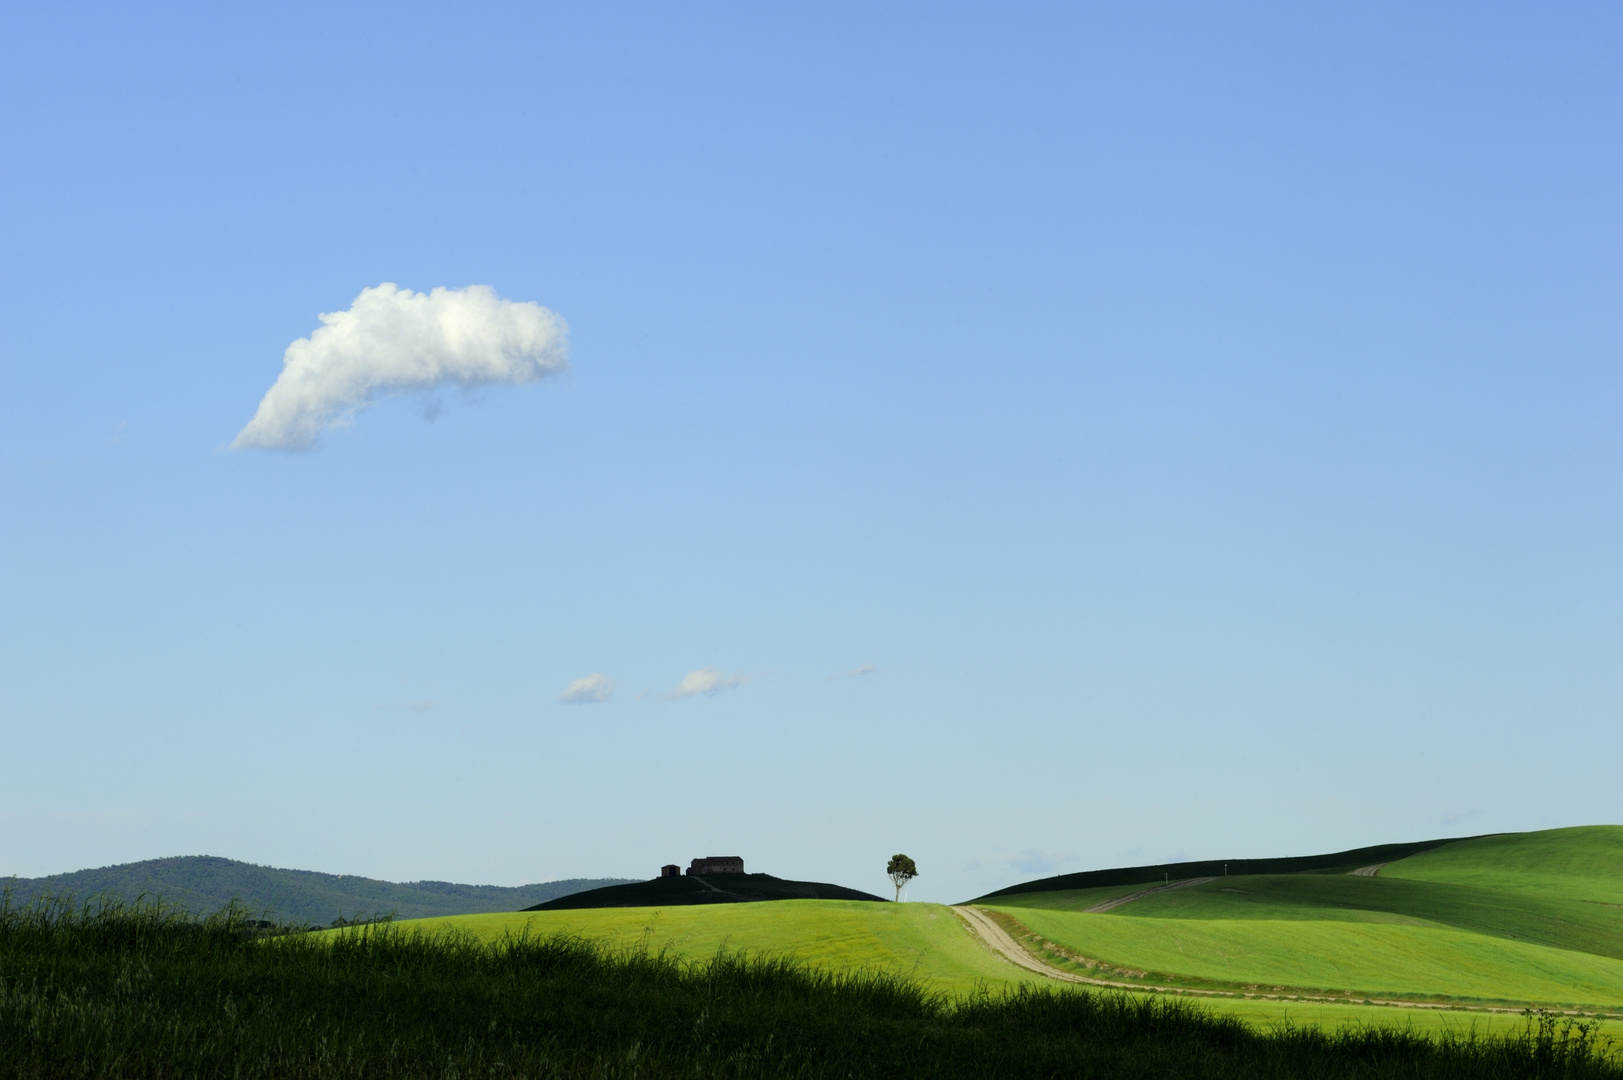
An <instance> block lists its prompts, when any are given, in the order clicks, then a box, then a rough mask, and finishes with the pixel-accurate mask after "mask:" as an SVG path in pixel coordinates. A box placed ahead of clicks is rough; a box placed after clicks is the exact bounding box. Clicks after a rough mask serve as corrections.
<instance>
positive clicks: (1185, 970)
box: [993, 908, 1623, 1009]
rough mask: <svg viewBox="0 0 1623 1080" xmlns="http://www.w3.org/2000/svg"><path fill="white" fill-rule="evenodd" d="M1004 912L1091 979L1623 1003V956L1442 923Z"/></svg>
mask: <svg viewBox="0 0 1623 1080" xmlns="http://www.w3.org/2000/svg"><path fill="white" fill-rule="evenodd" d="M993 910H994V911H996V910H1000V909H998V908H993ZM1003 910H1007V911H1008V912H1009V913H1010V914H1012V915H1013V916H1014V917H1015V918H1016V919H1018V920H1019V922H1020V923H1022V924H1024V925H1025V926H1026V927H1029V928H1030V929H1031V930H1033V931H1035V932H1036V933H1037V934H1040V935H1041V936H1042V937H1043V938H1045V939H1047V940H1048V941H1050V942H1053V943H1055V944H1057V945H1060V946H1062V947H1063V948H1064V949H1065V950H1067V951H1069V952H1070V953H1073V954H1075V955H1076V956H1079V957H1085V958H1087V959H1088V960H1089V961H1092V962H1093V964H1092V966H1090V965H1088V964H1083V963H1078V964H1070V965H1065V966H1068V967H1072V968H1073V969H1074V970H1076V971H1078V972H1079V973H1082V974H1089V973H1091V974H1093V975H1094V976H1095V977H1106V978H1112V979H1117V980H1122V981H1127V982H1136V983H1143V984H1147V985H1176V986H1185V987H1202V988H1213V989H1229V990H1241V991H1244V990H1253V991H1255V990H1259V989H1263V990H1269V991H1283V992H1286V993H1324V994H1335V995H1350V996H1352V997H1354V998H1358V999H1363V998H1389V999H1390V998H1401V999H1408V1000H1417V1001H1454V1002H1465V1003H1474V1004H1502V1005H1510V1006H1519V1005H1524V1004H1535V1005H1551V1006H1563V1007H1580V1006H1595V1007H1601V1008H1606V1009H1616V1008H1620V1007H1623V960H1619V959H1615V958H1612V957H1606V956H1596V955H1593V954H1590V953H1584V952H1578V951H1575V950H1570V949H1559V948H1552V947H1549V946H1545V945H1535V944H1531V943H1527V942H1522V941H1513V940H1510V939H1506V938H1501V937H1493V936H1489V935H1485V934H1477V933H1472V932H1469V931H1464V930H1456V929H1453V928H1452V927H1446V926H1426V925H1402V924H1394V923H1373V922H1341V921H1325V922H1307V921H1301V920H1290V921H1276V920H1269V919H1231V920H1224V919H1157V918H1143V917H1137V918H1134V917H1127V916H1119V915H1114V914H1104V915H1089V914H1084V913H1079V912H1065V911H1048V910H1043V909H1036V908H1008V909H1003Z"/></svg>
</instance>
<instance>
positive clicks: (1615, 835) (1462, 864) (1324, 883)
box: [405, 828, 1623, 1037]
mask: <svg viewBox="0 0 1623 1080" xmlns="http://www.w3.org/2000/svg"><path fill="white" fill-rule="evenodd" d="M1483 841H1492V842H1491V843H1485V842H1483ZM1455 845H1458V846H1459V847H1461V848H1463V853H1461V852H1459V851H1454V850H1452V849H1453V848H1454V846H1455ZM1620 851H1623V828H1601V829H1594V830H1557V831H1552V832H1545V833H1524V834H1516V835H1514V836H1507V837H1488V838H1477V839H1473V840H1468V841H1445V842H1427V843H1422V844H1409V845H1387V846H1383V847H1379V848H1364V849H1359V850H1356V851H1353V852H1340V853H1335V854H1331V855H1325V856H1312V857H1307V858H1301V859H1290V860H1284V859H1281V860H1255V861H1253V862H1252V863H1250V864H1249V866H1248V864H1246V863H1241V862H1239V861H1238V860H1235V861H1231V862H1230V871H1231V872H1230V874H1229V876H1228V877H1226V878H1224V877H1221V876H1220V875H1221V871H1222V864H1221V863H1217V864H1216V866H1215V867H1213V865H1212V864H1210V863H1206V864H1201V863H1195V864H1182V865H1181V866H1176V867H1169V868H1166V869H1162V868H1146V867H1138V868H1123V869H1120V870H1108V871H1097V872H1094V873H1092V874H1091V875H1065V876H1064V877H1062V878H1057V879H1048V881H1049V882H1057V883H1061V884H1064V885H1068V886H1070V887H1068V888H1041V889H1038V888H1034V887H1033V886H1034V885H1036V884H1039V883H1031V884H1028V885H1025V886H1016V887H1014V888H1011V889H1006V890H1002V891H1000V892H999V893H995V894H992V896H990V897H987V898H983V899H982V900H980V901H977V902H976V904H977V906H980V907H983V908H985V909H987V910H989V911H991V912H992V913H993V914H994V917H995V918H996V919H997V920H998V921H999V922H1000V923H1001V924H1002V925H1004V926H1005V927H1006V928H1007V929H1009V930H1010V931H1011V932H1012V933H1013V934H1014V935H1015V936H1016V937H1017V938H1021V939H1024V940H1023V944H1025V945H1026V946H1027V948H1028V949H1029V950H1030V951H1032V952H1034V953H1035V954H1037V955H1038V956H1040V957H1042V958H1043V959H1044V960H1046V961H1047V962H1048V963H1050V964H1051V965H1052V966H1054V967H1056V968H1058V969H1060V970H1064V971H1069V972H1072V973H1074V974H1076V975H1078V976H1080V977H1082V978H1085V979H1090V980H1095V981H1099V982H1104V983H1108V984H1116V985H1120V986H1123V987H1126V988H1139V989H1142V990H1145V991H1148V990H1151V989H1154V988H1161V989H1163V990H1165V991H1168V992H1173V993H1184V994H1188V995H1198V999H1199V1000H1200V1001H1201V1002H1202V1003H1203V1004H1205V1005H1207V1006H1208V1007H1210V1008H1212V1009H1214V1010H1217V1011H1219V1012H1224V1013H1229V1014H1232V1015H1235V1016H1239V1017H1241V1018H1243V1019H1245V1020H1246V1021H1247V1022H1249V1023H1254V1024H1257V1025H1260V1026H1262V1027H1268V1026H1270V1025H1274V1024H1278V1023H1280V1022H1282V1021H1286V1020H1289V1021H1291V1022H1293V1023H1310V1024H1311V1023H1320V1024H1326V1025H1329V1026H1331V1027H1336V1026H1339V1025H1342V1024H1347V1023H1352V1024H1384V1025H1398V1026H1402V1027H1412V1028H1415V1029H1418V1030H1438V1029H1440V1028H1447V1029H1450V1030H1455V1031H1459V1030H1463V1029H1465V1028H1467V1027H1474V1028H1475V1030H1477V1031H1486V1030H1505V1029H1508V1028H1509V1027H1514V1026H1515V1025H1518V1024H1520V1023H1521V1022H1522V1018H1521V1015H1520V1014H1521V1010H1522V1009H1523V1008H1524V1007H1533V1008H1555V1009H1587V1010H1590V1011H1592V1012H1596V1013H1599V1014H1601V1015H1604V1016H1610V1017H1616V1016H1620V1015H1623V908H1619V907H1612V906H1609V903H1610V902H1609V901H1595V900H1590V899H1585V897H1588V896H1591V895H1594V894H1596V893H1597V892H1601V891H1602V890H1603V888H1604V884H1605V882H1606V880H1607V878H1606V874H1607V871H1606V870H1605V869H1604V868H1605V867H1607V866H1609V865H1612V864H1610V863H1608V862H1607V859H1608V858H1610V857H1612V856H1613V855H1616V854H1617V853H1618V852H1620ZM1574 852H1577V855H1576V856H1574V854H1573V853H1574ZM1382 855H1387V856H1393V857H1392V858H1390V859H1388V860H1387V862H1386V864H1385V865H1384V866H1383V867H1382V869H1380V870H1379V871H1378V872H1377V873H1376V874H1375V875H1374V876H1355V875H1353V874H1352V873H1351V871H1352V870H1355V869H1364V870H1366V871H1367V870H1368V868H1369V867H1371V866H1375V865H1378V864H1380V863H1381V862H1382V860H1381V858H1380V856H1382ZM1408 859H1412V860H1414V863H1413V865H1406V860H1408ZM1281 865H1283V866H1285V867H1289V868H1294V870H1295V872H1279V867H1280V866H1281ZM1237 866H1239V867H1241V868H1249V867H1252V866H1260V867H1264V868H1267V869H1268V870H1269V871H1270V872H1267V873H1250V874H1235V873H1233V871H1234V869H1236V867H1237ZM1595 867H1600V868H1601V869H1600V870H1598V871H1597V870H1595V869H1594V868H1595ZM1202 869H1216V870H1217V872H1218V875H1219V876H1218V877H1216V879H1215V880H1212V881H1208V882H1205V883H1203V884H1196V885H1188V886H1185V887H1182V888H1176V889H1170V890H1163V891H1159V892H1149V893H1147V894H1145V892H1144V890H1145V889H1146V888H1147V887H1148V886H1152V885H1154V884H1157V883H1159V882H1160V881H1164V880H1166V878H1165V877H1163V875H1166V877H1170V878H1171V880H1172V881H1173V882H1177V881H1178V880H1179V879H1180V878H1185V879H1187V878H1188V877H1190V876H1192V875H1191V874H1190V871H1191V870H1202ZM1402 870H1412V871H1414V873H1415V875H1419V874H1425V875H1429V876H1432V877H1437V878H1445V877H1448V878H1452V879H1453V880H1424V879H1422V878H1421V877H1419V876H1406V875H1404V874H1402V873H1398V871H1402ZM1152 875H1153V876H1152ZM752 876H753V875H752ZM1194 876H1207V875H1194ZM1500 879H1502V880H1503V881H1504V882H1505V883H1507V884H1509V885H1510V886H1512V887H1510V888H1504V889H1493V888H1487V887H1485V886H1484V885H1481V884H1470V883H1469V882H1470V881H1481V880H1500ZM718 880H719V879H718ZM1079 881H1080V882H1083V883H1086V884H1084V885H1083V887H1077V885H1076V883H1077V882H1079ZM651 884H657V883H637V884H636V885H633V886H626V887H622V888H625V889H626V890H628V891H627V892H625V893H624V894H622V895H624V896H627V897H629V896H631V895H632V893H633V892H635V891H636V890H638V889H643V888H644V887H645V886H647V885H651ZM693 884H694V883H692V882H687V883H686V885H687V887H688V888H691V887H693ZM667 887H670V886H669V885H667ZM677 887H682V886H681V885H678V886H677ZM610 892H613V890H610ZM1602 894H1603V895H1604V893H1602ZM1129 895H1136V898H1135V899H1133V900H1131V901H1130V902H1128V903H1126V904H1124V905H1122V906H1120V907H1117V908H1114V909H1113V910H1111V911H1108V912H1105V913H1089V912H1087V911H1086V910H1085V909H1086V908H1088V907H1091V906H1093V905H1096V904H1098V903H1100V902H1102V901H1107V900H1117V899H1121V898H1123V897H1125V896H1129ZM647 898H648V899H651V900H657V899H658V898H657V897H653V896H652V895H651V894H649V895H648V897H647ZM545 907H546V908H548V909H549V910H541V911H534V912H525V913H520V914H508V915H468V916H461V917H456V918H448V919H431V920H422V921H419V922H415V923H408V924H405V925H406V926H408V927H415V928H419V929H423V930H425V931H429V932H440V931H446V930H454V931H458V932H465V933H471V934H473V935H475V936H477V937H480V938H482V939H485V940H489V939H492V938H497V937H500V936H502V935H504V934H517V933H529V934H552V933H564V934H570V935H578V936H580V937H584V938H587V939H590V940H593V941H600V942H604V943H607V944H609V945H611V946H613V947H616V948H633V949H635V948H647V949H649V950H650V951H653V952H660V951H664V952H667V953H669V954H672V955H675V956H678V957H682V958H686V959H693V960H702V959H707V958H708V957H710V956H713V955H714V954H715V952H716V950H717V949H720V948H726V949H729V950H734V951H743V952H754V953H760V952H764V953H769V954H779V955H791V956H795V957H798V958H800V959H802V960H806V961H809V962H811V963H812V964H814V965H817V966H826V967H835V968H841V969H847V970H849V969H853V968H868V969H880V970H888V971H893V972H898V973H905V974H909V975H913V976H916V977H918V978H920V979H921V980H923V981H924V982H925V983H926V984H927V985H928V986H929V987H930V988H932V989H935V990H939V991H942V992H945V993H949V994H953V995H964V994H972V993H973V992H975V991H976V990H978V989H983V988H985V989H994V990H995V989H997V988H999V987H1006V986H1012V985H1017V984H1020V983H1026V982H1033V981H1035V982H1039V983H1044V982H1047V980H1046V979H1044V977H1043V976H1041V975H1039V974H1035V973H1032V972H1029V971H1025V970H1023V969H1021V968H1019V967H1017V966H1015V965H1014V964H1011V963H1009V962H1007V961H1006V960H1004V959H1002V958H1001V957H1000V956H999V955H998V954H997V953H995V952H993V951H992V949H990V948H988V947H987V944H986V942H984V941H982V940H981V939H980V938H979V937H977V936H976V935H975V934H973V933H971V932H970V930H969V929H968V928H967V927H966V926H965V925H964V924H963V922H962V921H961V920H960V919H959V918H957V917H956V916H954V914H953V912H952V909H951V908H947V907H941V906H939V905H935V904H921V903H910V904H876V903H851V902H842V901H823V900H788V901H782V902H774V903H725V904H708V905H701V906H675V905H670V904H664V905H654V904H651V905H650V906H646V907H612V908H585V907H577V908H566V907H564V906H563V905H561V904H553V905H545ZM1376 1003H1384V1004H1376ZM1419 1006H1426V1007H1419ZM1432 1006H1442V1007H1443V1008H1441V1009H1440V1008H1435V1007H1432ZM1495 1010H1497V1011H1495ZM1606 1030H1607V1031H1608V1032H1609V1033H1610V1034H1611V1035H1612V1036H1613V1037H1617V1036H1623V1024H1620V1023H1619V1022H1618V1021H1615V1020H1609V1021H1607V1023H1606Z"/></svg>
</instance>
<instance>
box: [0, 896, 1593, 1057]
mask: <svg viewBox="0 0 1623 1080" xmlns="http://www.w3.org/2000/svg"><path fill="white" fill-rule="evenodd" d="M1604 1051H1605V1048H1604V1047H1600V1046H1597V1044H1596V1040H1595V1039H1594V1038H1593V1037H1592V1035H1591V1034H1590V1033H1588V1032H1587V1031H1586V1030H1585V1029H1584V1028H1582V1027H1574V1026H1572V1025H1571V1024H1566V1025H1565V1026H1563V1023H1562V1022H1560V1021H1557V1020H1555V1019H1553V1018H1548V1017H1546V1018H1543V1019H1542V1020H1539V1021H1536V1022H1531V1023H1530V1026H1529V1027H1527V1028H1526V1029H1524V1030H1523V1031H1521V1032H1520V1033H1518V1034H1517V1035H1516V1036H1514V1037H1510V1038H1482V1037H1468V1036H1460V1037H1449V1038H1442V1039H1428V1038H1424V1037H1420V1036H1417V1035H1414V1034H1412V1033H1404V1032H1399V1031H1393V1030H1379V1029H1370V1028H1365V1029H1359V1030H1347V1031H1342V1032H1338V1033H1333V1034H1326V1033H1323V1032H1320V1031H1318V1030H1310V1029H1301V1028H1296V1029H1288V1030H1279V1031H1274V1032H1271V1033H1259V1032H1256V1031H1254V1030H1252V1029H1251V1028H1249V1027H1247V1026H1246V1025H1245V1024H1243V1023H1241V1022H1239V1021H1237V1020H1234V1019H1232V1018H1222V1017H1214V1016H1211V1015H1209V1014H1207V1013H1204V1012H1202V1011H1201V1010H1200V1009H1198V1008H1196V1007H1194V1006H1191V1005H1189V1004H1187V1003H1184V1002H1180V1001H1175V1000H1168V999H1155V998H1138V999H1134V998H1130V997H1127V996H1123V995H1110V994H1091V993H1086V992H1081V991H1075V990H1037V989H1032V988H1031V987H1017V988H1014V989H1012V990H1010V991H1007V992H1002V993H991V992H985V993H980V994H976V995H971V996H969V997H967V998H962V999H954V998H951V997H948V996H947V995H943V994H935V993H931V992H930V991H928V990H926V989H924V988H923V987H922V986H920V985H919V984H918V983H916V982H913V981H910V980H907V979H903V978H899V977H896V976H893V975H887V974H882V973H861V972H859V973H855V974H851V973H845V974H842V973H838V972H834V971H830V970H823V969H816V968H808V967H804V966H801V965H797V964H795V963H792V962H790V961H787V960H782V959H779V960H772V959H765V958H756V959H747V958H742V957H738V956H736V955H730V954H719V955H716V956H713V957H711V958H709V959H707V960H704V961H700V962H688V961H682V960H679V959H676V958H674V957H671V956H660V955H658V954H649V953H621V954H618V955H616V954H613V953H611V952H608V951H606V950H604V949H603V948H601V947H598V946H594V945H592V944H590V943H587V942H583V941H581V940H579V939H573V938H567V937H530V936H508V937H503V938H500V939H497V940H494V941H488V942H481V941H478V940H477V939H475V938H474V937H472V936H471V935H468V934H448V935H441V936H433V935H424V934H420V933H411V932H408V931H403V930H402V929H400V928H399V927H394V926H373V927H357V928H354V929H350V930H346V931H341V932H337V933H331V934H320V935H307V934H296V935H290V936H285V937H273V938H262V937H256V935H255V933H254V932H253V931H252V930H250V929H249V928H248V927H247V926H246V925H245V924H244V923H243V921H242V920H241V919H240V917H235V916H233V915H231V914H229V913H228V914H227V915H226V916H224V917H218V918H215V919H212V920H209V921H207V922H204V923H199V922H196V921H194V920H191V919H188V918H184V917H175V916H171V915H168V914H166V913H164V912H163V911H161V910H158V909H154V908H143V909H135V910H130V909H123V908H117V907H104V908H101V909H98V910H94V911H71V910H62V909H55V910H51V909H44V908H35V909H32V910H29V911H24V912H18V911H15V910H11V909H9V908H6V909H0V1075H5V1076H8V1077H9V1076H15V1077H23V1078H46V1077H51V1078H54V1077H153V1078H156V1077H192V1076H198V1077H201V1076H209V1077H213V1076H220V1077H225V1076H231V1077H240V1078H244V1080H248V1078H258V1077H287V1078H305V1077H309V1078H317V1077H319V1078H327V1077H429V1076H434V1077H520V1076H524V1077H632V1076H636V1077H683V1076H693V1077H700V1076H703V1077H753V1076H796V1077H911V1076H920V1077H925V1076H928V1077H958V1076H963V1077H977V1078H979V1077H998V1076H1005V1077H1024V1076H1041V1077H1059V1076H1064V1077H1073V1076H1074V1077H1234V1076H1247V1077H1301V1076H1314V1077H1327V1078H1340V1077H1347V1078H1355V1077H1494V1078H1498V1077H1505V1078H1511V1077H1515V1078H1520V1077H1585V1078H1588V1077H1594V1078H1609V1080H1610V1078H1623V1067H1620V1066H1619V1065H1618V1064H1617V1063H1616V1062H1615V1061H1614V1060H1612V1059H1610V1058H1609V1057H1608V1056H1607V1055H1606V1053H1605V1052H1604Z"/></svg>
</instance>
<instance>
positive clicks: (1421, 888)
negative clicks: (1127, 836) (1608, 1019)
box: [999, 872, 1623, 959]
mask: <svg viewBox="0 0 1623 1080" xmlns="http://www.w3.org/2000/svg"><path fill="white" fill-rule="evenodd" d="M1110 892H1111V891H1110V890H1101V891H1100V892H1085V893H1080V894H1077V893H1069V892H1067V893H1056V894H1047V893H1021V894H1016V895H1013V896H1009V897H1006V898H1003V899H1002V900H1001V902H1000V904H999V906H1000V907H1004V908H1007V909H1009V910H1011V911H1012V910H1013V909H1015V908H1021V907H1040V908H1047V909H1050V910H1060V911H1082V910H1085V909H1086V908H1088V907H1089V906H1091V905H1092V904H1095V903H1098V902H1099V901H1100V900H1104V899H1110V898H1111V896H1110ZM1118 895H1119V892H1118ZM1110 914H1113V915H1118V916H1121V917H1125V918H1156V919H1206V920H1229V919H1247V920H1249V919H1269V920H1296V921H1318V922H1379V923H1397V924H1407V925H1440V926H1451V927H1454V928H1455V929H1459V930H1470V931H1473V932H1476V933H1480V934H1488V935H1491V936H1494V937H1502V938H1508V939H1510V940H1514V941H1527V942H1531V943H1534V944H1539V945H1550V946H1554V947H1556V948H1562V949H1577V950H1579V951H1582V952H1589V953H1594V954H1596V955H1597V956H1610V957H1613V958H1616V959H1623V907H1606V906H1603V905H1600V904H1593V903H1587V902H1584V901H1580V900H1563V899H1558V898H1554V897H1546V896H1541V895H1536V894H1529V893H1507V892H1502V891H1498V890H1492V889H1485V888H1479V887H1475V886H1469V885H1445V884H1442V883H1438V882H1428V881H1410V880H1404V879H1395V878H1390V879H1389V878H1387V877H1385V876H1384V872H1383V875H1382V876H1380V877H1353V876H1351V875H1349V874H1338V875H1325V874H1278V875H1260V876H1256V877H1228V878H1218V879H1217V880H1215V881H1209V882H1206V883H1204V884H1201V885H1192V886H1188V887H1186V888H1181V889H1173V890H1170V891H1167V892H1159V893H1151V894H1150V895H1148V896H1144V897H1142V898H1140V899H1138V900H1135V901H1133V902H1132V903H1130V904H1126V905H1123V906H1122V907H1120V908H1117V909H1115V910H1114V911H1113V912H1111V913H1110Z"/></svg>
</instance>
